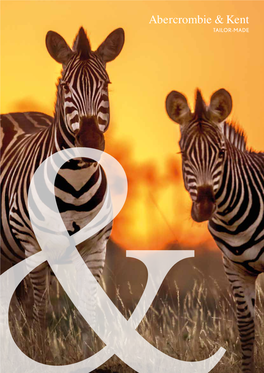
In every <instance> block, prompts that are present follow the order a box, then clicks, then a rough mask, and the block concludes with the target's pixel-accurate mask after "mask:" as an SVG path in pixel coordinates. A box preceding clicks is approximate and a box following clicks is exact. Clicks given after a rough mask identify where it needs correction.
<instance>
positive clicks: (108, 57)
mask: <svg viewBox="0 0 264 373" xmlns="http://www.w3.org/2000/svg"><path fill="white" fill-rule="evenodd" d="M124 42H125V33H124V30H123V29H122V28H118V29H116V30H114V31H113V32H111V34H109V35H108V36H107V38H106V39H105V41H104V42H103V43H102V44H101V45H100V46H99V48H98V49H97V51H96V54H97V55H98V56H99V57H100V58H101V59H102V60H103V62H104V63H106V62H110V61H113V60H114V59H115V58H116V57H117V56H118V55H119V53H120V52H121V50H122V48H123V45H124Z"/></svg>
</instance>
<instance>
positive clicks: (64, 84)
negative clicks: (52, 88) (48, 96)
mask: <svg viewBox="0 0 264 373" xmlns="http://www.w3.org/2000/svg"><path fill="white" fill-rule="evenodd" d="M60 85H61V87H62V88H63V89H64V91H65V92H69V84H68V83H67V82H65V81H64V80H62V81H61V82H60Z"/></svg>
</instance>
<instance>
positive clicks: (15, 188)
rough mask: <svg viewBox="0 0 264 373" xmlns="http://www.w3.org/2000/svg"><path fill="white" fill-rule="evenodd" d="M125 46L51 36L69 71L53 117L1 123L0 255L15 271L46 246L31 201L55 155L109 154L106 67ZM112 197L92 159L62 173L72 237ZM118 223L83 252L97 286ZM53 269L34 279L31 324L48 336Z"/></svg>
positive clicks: (5, 118) (50, 45)
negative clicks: (33, 185) (80, 150)
mask: <svg viewBox="0 0 264 373" xmlns="http://www.w3.org/2000/svg"><path fill="white" fill-rule="evenodd" d="M123 44H124V30H123V29H122V28H118V29H116V30H114V31H113V32H112V33H110V34H109V35H108V37H107V38H106V39H105V40H104V41H103V43H102V44H101V45H100V46H99V47H98V49H97V50H96V51H92V50H91V46H90V41H89V39H88V37H87V34H86V32H85V31H84V29H83V27H81V28H80V29H79V31H78V34H77V36H76V38H75V40H74V43H73V47H72V49H71V48H70V47H69V46H68V44H67V43H66V41H65V40H64V39H63V38H62V36H60V35H59V34H58V33H56V32H54V31H49V32H48V33H47V36H46V46H47V50H48V52H49V54H50V55H51V57H52V58H53V59H55V61H57V62H59V63H61V64H62V72H61V77H60V78H59V80H58V84H57V94H56V95H57V99H56V105H55V112H54V118H53V117H51V116H48V115H46V114H43V113H38V112H27V113H9V114H3V115H2V116H1V125H2V134H3V136H2V151H1V154H2V157H1V191H2V194H1V201H2V212H1V233H2V235H1V256H2V258H4V261H5V263H8V265H10V266H11V265H14V264H16V263H18V262H20V261H21V260H23V259H25V258H27V257H29V256H30V255H33V254H35V253H37V252H38V251H39V250H40V247H39V245H38V243H37V240H36V238H35V236H34V233H33V230H32V226H31V223H30V220H29V214H28V208H27V201H28V188H29V184H30V181H31V178H32V176H33V174H34V172H35V171H36V169H37V168H38V166H39V165H40V164H41V163H42V162H43V161H44V160H45V159H46V158H47V157H49V156H50V155H52V154H54V153H56V152H58V151H60V150H63V149H67V148H71V147H78V146H82V147H92V148H96V149H99V150H102V151H103V150H104V147H105V140H104V132H105V131H106V130H107V128H108V126H109V121H110V111H109V100H108V85H109V84H110V80H109V76H108V74H107V72H106V63H107V62H110V61H112V60H114V59H115V58H116V57H117V56H118V55H119V53H120V52H121V50H122V48H123ZM105 193H106V177H105V174H104V171H103V169H102V168H101V166H99V164H98V163H97V162H94V161H92V160H91V159H81V158H79V159H73V160H70V161H68V162H66V163H65V164H64V166H63V167H62V168H61V169H60V172H59V173H58V174H57V178H56V182H55V195H56V201H57V205H58V209H59V211H60V213H61V216H62V219H63V221H64V224H65V226H66V229H67V230H68V232H69V234H73V233H75V232H77V231H78V230H80V229H81V228H82V227H84V226H85V225H86V224H87V223H88V222H89V221H91V220H92V219H93V217H94V216H95V215H96V214H97V213H98V211H99V210H100V208H101V206H102V204H103V202H104V197H105ZM111 229H112V224H111V223H110V224H108V225H107V226H106V227H105V228H103V229H102V230H101V231H100V232H98V233H97V234H96V235H94V236H93V237H91V238H90V239H88V240H86V241H85V242H83V243H81V244H80V245H78V247H77V248H78V251H79V253H80V254H81V256H82V258H83V260H84V262H85V263H86V265H87V266H88V267H89V269H90V270H91V272H92V273H93V275H94V276H95V278H96V279H97V280H99V279H100V277H101V273H102V270H103V266H104V261H105V254H106V244H107V241H108V239H109V236H110V233H111ZM49 275H50V270H49V269H48V266H47V262H45V263H43V264H42V265H41V266H39V267H38V268H36V269H35V270H33V271H32V272H31V273H30V281H31V284H32V293H33V299H34V301H33V303H34V305H33V312H32V318H33V322H35V323H36V324H37V325H38V326H39V328H40V330H41V331H42V330H44V329H45V325H46V309H47V302H48V301H49V281H50V279H49Z"/></svg>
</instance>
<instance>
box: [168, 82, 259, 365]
mask: <svg viewBox="0 0 264 373" xmlns="http://www.w3.org/2000/svg"><path fill="white" fill-rule="evenodd" d="M166 109H167V113H168V115H169V117H170V118H171V119H172V120H173V121H175V122H176V123H178V124H180V131H181V139H180V142H179V145H180V149H181V155H182V170H183V179H184V185H185V188H186V190H187V191H188V192H189V194H190V197H191V199H192V210H191V215H192V218H193V220H194V221H196V222H202V221H205V220H208V221H209V222H208V228H209V231H210V233H211V235H212V236H213V238H214V240H215V242H216V244H217V245H218V247H219V248H220V249H221V251H222V253H223V263H224V269H225V272H226V275H227V277H228V279H229V282H230V284H231V287H232V292H233V295H234V298H235V301H236V309H237V325H238V329H239V335H240V342H241V349H242V371H243V372H253V371H254V358H253V356H254V338H255V326H254V307H255V282H256V279H257V277H258V275H259V274H260V273H261V272H264V207H263V206H264V153H261V152H260V153H257V152H254V151H252V150H249V149H247V146H246V140H245V136H244V133H243V132H242V131H241V130H239V129H238V128H237V126H235V125H234V124H232V123H227V122H226V121H225V120H226V118H227V117H228V115H229V114H230V112H231V109H232V98H231V96H230V94H229V93H228V92H227V91H226V90H224V89H220V90H218V91H217V92H215V93H214V94H213V95H212V96H211V101H210V105H209V106H208V107H207V106H206V104H205V102H204V100H203V98H202V95H201V92H200V91H199V90H197V94H196V105H195V111H194V113H192V112H191V110H190V108H189V106H188V103H187V100H186V98H185V97H184V96H183V95H182V94H181V93H179V92H175V91H172V92H171V93H170V94H169V95H168V96H167V99H166Z"/></svg>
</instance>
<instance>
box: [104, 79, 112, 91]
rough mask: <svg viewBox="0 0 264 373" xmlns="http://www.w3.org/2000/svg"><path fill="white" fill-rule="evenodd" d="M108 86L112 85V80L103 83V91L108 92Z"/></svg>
mask: <svg viewBox="0 0 264 373" xmlns="http://www.w3.org/2000/svg"><path fill="white" fill-rule="evenodd" d="M108 84H111V82H110V80H106V81H105V82H103V89H104V90H106V91H107V89H108Z"/></svg>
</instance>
